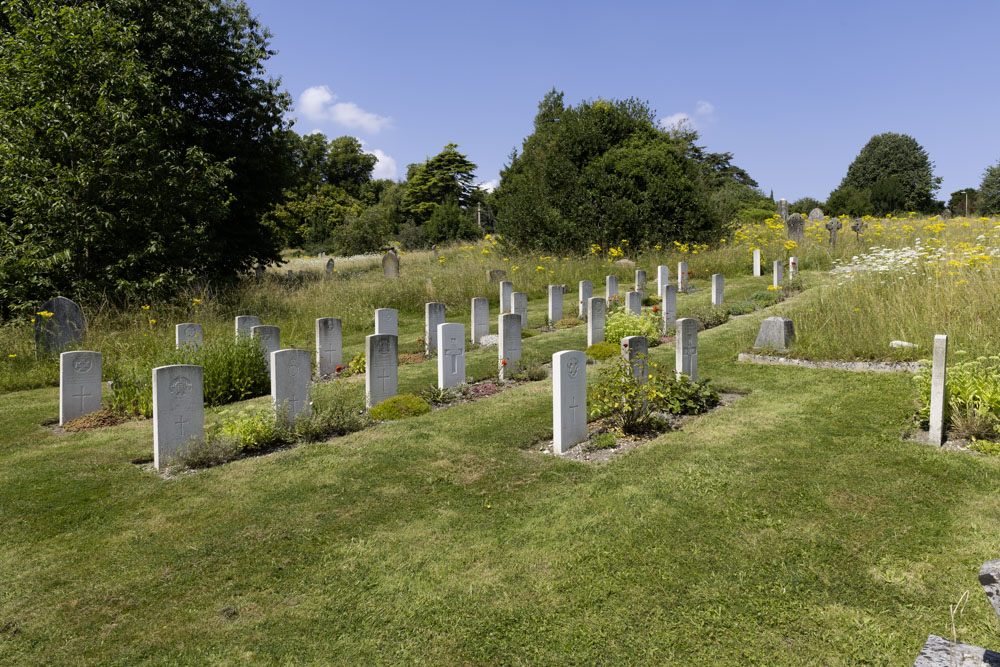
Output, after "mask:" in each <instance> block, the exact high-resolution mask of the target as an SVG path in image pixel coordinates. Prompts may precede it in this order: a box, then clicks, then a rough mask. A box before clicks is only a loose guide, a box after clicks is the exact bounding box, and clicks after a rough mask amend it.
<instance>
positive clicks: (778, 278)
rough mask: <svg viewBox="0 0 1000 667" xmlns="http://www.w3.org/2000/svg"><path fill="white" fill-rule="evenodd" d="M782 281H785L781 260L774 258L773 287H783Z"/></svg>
mask: <svg viewBox="0 0 1000 667" xmlns="http://www.w3.org/2000/svg"><path fill="white" fill-rule="evenodd" d="M782 282H784V276H783V275H782V271H781V262H780V261H779V260H774V280H773V281H772V283H771V285H772V286H773V287H781V283H782Z"/></svg>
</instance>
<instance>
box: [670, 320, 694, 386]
mask: <svg viewBox="0 0 1000 667" xmlns="http://www.w3.org/2000/svg"><path fill="white" fill-rule="evenodd" d="M676 330H677V336H676V338H674V370H675V371H676V373H677V376H678V377H680V375H681V374H682V373H683V374H684V375H687V376H688V377H689V378H691V379H692V380H695V381H697V380H698V320H696V319H694V318H691V317H682V318H681V319H679V320H677V325H676Z"/></svg>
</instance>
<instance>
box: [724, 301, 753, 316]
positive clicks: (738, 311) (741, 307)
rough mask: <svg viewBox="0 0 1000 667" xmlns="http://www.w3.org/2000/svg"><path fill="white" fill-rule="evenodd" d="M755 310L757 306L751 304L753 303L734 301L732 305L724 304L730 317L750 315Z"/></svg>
mask: <svg viewBox="0 0 1000 667" xmlns="http://www.w3.org/2000/svg"><path fill="white" fill-rule="evenodd" d="M755 310H757V306H755V305H754V304H753V301H735V302H733V303H727V304H726V312H727V313H729V315H730V316H732V315H746V314H747V313H752V312H753V311H755Z"/></svg>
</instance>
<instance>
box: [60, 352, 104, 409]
mask: <svg viewBox="0 0 1000 667" xmlns="http://www.w3.org/2000/svg"><path fill="white" fill-rule="evenodd" d="M100 409H101V353H100V352H88V351H85V350H76V351H74V352H63V353H62V354H60V355H59V424H60V425H62V424H65V423H66V422H68V421H73V420H74V419H76V418H78V417H82V416H84V415H89V414H90V413H92V412H97V411H98V410H100Z"/></svg>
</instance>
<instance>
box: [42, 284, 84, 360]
mask: <svg viewBox="0 0 1000 667" xmlns="http://www.w3.org/2000/svg"><path fill="white" fill-rule="evenodd" d="M42 313H44V315H43V314H42ZM86 335H87V319H86V318H85V317H84V316H83V309H82V308H80V306H78V305H77V304H76V303H75V302H73V301H71V300H69V299H67V298H66V297H64V296H57V297H55V298H54V299H49V300H48V301H46V302H45V303H43V304H42V307H41V310H40V312H39V314H37V315H35V352H36V354H38V355H48V354H58V353H60V352H62V351H63V350H65V349H66V348H68V347H72V346H73V345H79V344H80V343H82V342H83V339H84V337H85V336H86Z"/></svg>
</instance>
